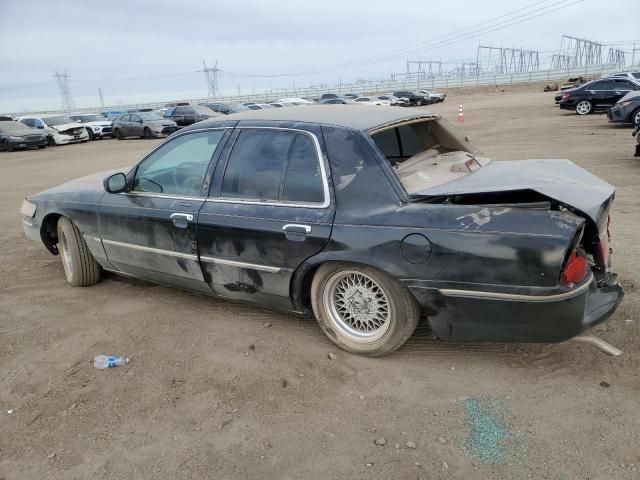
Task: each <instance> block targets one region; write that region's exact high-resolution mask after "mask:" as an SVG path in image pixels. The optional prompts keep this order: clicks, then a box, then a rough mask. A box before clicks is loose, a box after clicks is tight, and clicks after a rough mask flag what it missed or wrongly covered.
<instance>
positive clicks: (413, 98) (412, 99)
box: [393, 90, 432, 107]
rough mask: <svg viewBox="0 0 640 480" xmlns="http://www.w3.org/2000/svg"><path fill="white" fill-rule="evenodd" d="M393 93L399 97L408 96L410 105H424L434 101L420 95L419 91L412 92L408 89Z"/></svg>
mask: <svg viewBox="0 0 640 480" xmlns="http://www.w3.org/2000/svg"><path fill="white" fill-rule="evenodd" d="M393 95H394V96H395V97H398V98H406V99H407V100H409V105H410V106H416V107H420V106H422V105H429V104H430V103H432V102H431V99H430V98H426V97H425V96H424V95H418V94H417V93H415V92H410V91H408V90H403V91H400V92H393Z"/></svg>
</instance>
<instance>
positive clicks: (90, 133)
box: [85, 128, 96, 140]
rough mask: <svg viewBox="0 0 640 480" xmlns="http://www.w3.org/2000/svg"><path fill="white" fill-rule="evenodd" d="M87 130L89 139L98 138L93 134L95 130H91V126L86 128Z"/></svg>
mask: <svg viewBox="0 0 640 480" xmlns="http://www.w3.org/2000/svg"><path fill="white" fill-rule="evenodd" d="M85 130H86V131H87V133H88V134H89V140H95V139H96V136H95V135H94V134H93V132H92V131H91V129H90V128H85Z"/></svg>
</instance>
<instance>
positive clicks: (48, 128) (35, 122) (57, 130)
mask: <svg viewBox="0 0 640 480" xmlns="http://www.w3.org/2000/svg"><path fill="white" fill-rule="evenodd" d="M18 121H19V122H20V123H24V124H25V125H27V126H28V127H31V128H35V129H39V130H44V133H45V135H46V136H47V143H48V144H49V145H66V144H67V143H79V142H86V141H88V140H89V134H88V133H87V130H86V129H85V128H84V127H83V126H82V125H80V124H78V122H76V121H74V120H71V119H70V118H69V117H67V116H66V115H39V116H22V117H19V118H18Z"/></svg>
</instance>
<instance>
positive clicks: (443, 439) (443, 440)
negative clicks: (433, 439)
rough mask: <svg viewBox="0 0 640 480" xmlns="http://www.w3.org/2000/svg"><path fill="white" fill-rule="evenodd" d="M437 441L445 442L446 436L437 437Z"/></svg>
mask: <svg viewBox="0 0 640 480" xmlns="http://www.w3.org/2000/svg"><path fill="white" fill-rule="evenodd" d="M438 441H439V442H440V443H443V444H444V443H447V439H446V438H444V437H438Z"/></svg>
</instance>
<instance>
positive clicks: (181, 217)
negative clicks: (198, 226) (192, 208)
mask: <svg viewBox="0 0 640 480" xmlns="http://www.w3.org/2000/svg"><path fill="white" fill-rule="evenodd" d="M171 221H172V222H173V224H174V225H175V226H176V227H178V228H187V226H188V224H189V222H193V215H192V214H190V213H172V214H171Z"/></svg>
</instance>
